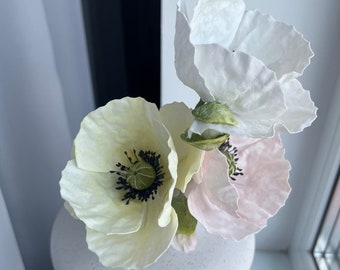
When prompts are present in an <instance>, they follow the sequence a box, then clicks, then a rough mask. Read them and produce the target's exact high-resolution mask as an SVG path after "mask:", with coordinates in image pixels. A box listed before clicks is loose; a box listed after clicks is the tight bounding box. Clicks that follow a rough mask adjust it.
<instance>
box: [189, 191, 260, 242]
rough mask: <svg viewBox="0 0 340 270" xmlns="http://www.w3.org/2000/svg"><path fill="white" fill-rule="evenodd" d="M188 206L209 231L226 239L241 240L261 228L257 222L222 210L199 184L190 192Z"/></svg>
mask: <svg viewBox="0 0 340 270" xmlns="http://www.w3.org/2000/svg"><path fill="white" fill-rule="evenodd" d="M188 206H189V209H190V212H191V214H192V215H193V216H194V217H195V218H196V219H197V220H198V221H199V222H200V223H201V224H202V226H203V227H204V228H205V229H206V230H207V231H208V232H209V233H211V234H215V235H218V236H221V237H223V238H225V239H234V240H241V239H242V238H244V237H246V236H247V235H249V234H250V233H254V232H257V231H259V230H260V229H261V228H260V227H258V226H256V224H253V223H251V222H247V221H246V220H245V219H242V218H240V217H237V216H235V215H231V214H229V213H227V212H225V211H223V210H221V209H220V208H219V207H218V206H216V205H215V204H214V203H212V201H211V200H210V197H208V196H207V194H205V191H204V189H203V188H201V187H200V186H199V185H197V186H196V187H195V189H194V190H193V191H192V192H191V193H190V194H189V197H188Z"/></svg>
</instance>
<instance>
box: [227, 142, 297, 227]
mask: <svg viewBox="0 0 340 270" xmlns="http://www.w3.org/2000/svg"><path fill="white" fill-rule="evenodd" d="M230 142H231V144H232V145H234V146H236V147H237V149H238V157H239V161H238V163H237V165H238V166H239V167H240V168H242V169H243V175H242V176H240V177H237V178H236V181H233V182H232V185H233V186H234V187H235V188H236V189H237V191H238V194H239V201H238V210H237V213H238V214H239V215H240V217H242V218H244V219H246V220H247V221H248V222H251V223H254V224H256V225H257V226H259V227H264V226H266V224H267V220H268V218H270V217H271V216H273V215H275V214H276V213H277V211H278V210H279V209H280V208H281V207H282V206H283V205H284V204H285V201H286V199H287V198H288V195H289V193H290V190H291V189H290V186H289V183H288V177H289V171H290V164H289V162H288V161H287V160H286V159H285V158H284V149H283V147H282V144H281V140H280V137H279V136H275V137H273V138H270V139H252V138H244V137H236V136H231V137H230Z"/></svg>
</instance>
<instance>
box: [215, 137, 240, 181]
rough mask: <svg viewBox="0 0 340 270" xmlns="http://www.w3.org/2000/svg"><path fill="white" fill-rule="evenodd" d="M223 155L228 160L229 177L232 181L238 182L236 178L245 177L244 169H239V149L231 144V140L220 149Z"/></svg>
mask: <svg viewBox="0 0 340 270" xmlns="http://www.w3.org/2000/svg"><path fill="white" fill-rule="evenodd" d="M218 150H220V152H221V153H222V154H224V155H225V157H226V158H227V162H228V166H229V171H228V174H229V177H230V179H231V180H234V181H235V180H236V179H235V177H236V176H238V175H243V172H242V169H241V168H239V167H237V161H238V157H237V148H236V147H235V146H232V145H231V144H230V141H229V138H228V140H227V141H226V142H224V143H222V144H221V145H220V147H219V148H218Z"/></svg>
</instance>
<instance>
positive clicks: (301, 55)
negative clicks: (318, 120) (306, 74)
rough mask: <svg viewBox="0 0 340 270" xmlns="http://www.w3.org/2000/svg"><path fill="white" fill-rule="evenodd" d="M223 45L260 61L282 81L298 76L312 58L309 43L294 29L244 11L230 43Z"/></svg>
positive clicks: (269, 18)
mask: <svg viewBox="0 0 340 270" xmlns="http://www.w3.org/2000/svg"><path fill="white" fill-rule="evenodd" d="M226 20H227V19H226ZM220 44H222V43H220ZM222 45H224V46H225V47H226V48H227V49H229V50H230V51H231V50H235V51H242V52H245V53H247V54H249V55H252V56H255V57H256V58H258V59H260V60H262V61H263V62H264V64H265V65H266V66H267V67H268V68H269V69H271V70H273V71H275V73H276V76H277V78H278V79H279V80H281V81H286V80H288V79H291V78H294V77H297V76H300V75H301V74H302V73H303V71H304V69H305V68H306V67H307V66H308V65H309V64H310V59H311V57H312V56H313V52H312V50H311V48H310V44H309V42H308V41H306V40H305V39H304V38H303V36H302V35H301V34H300V33H299V32H297V31H296V30H295V28H294V27H293V26H290V25H287V24H285V23H282V22H277V21H275V20H274V19H273V18H272V17H271V16H269V15H265V14H262V13H261V12H259V11H246V12H245V14H244V16H243V18H242V21H241V23H240V26H239V29H238V31H237V33H236V35H235V37H234V40H233V42H232V43H231V44H230V45H229V46H228V45H227V46H226V43H223V44H222Z"/></svg>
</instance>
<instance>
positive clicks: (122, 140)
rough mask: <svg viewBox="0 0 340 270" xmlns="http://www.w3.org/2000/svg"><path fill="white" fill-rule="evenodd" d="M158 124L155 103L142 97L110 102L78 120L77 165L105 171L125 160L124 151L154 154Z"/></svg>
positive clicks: (158, 117) (158, 131) (158, 140)
mask: <svg viewBox="0 0 340 270" xmlns="http://www.w3.org/2000/svg"><path fill="white" fill-rule="evenodd" d="M159 121H160V115H159V112H158V109H157V107H156V106H155V104H152V103H149V102H146V101H145V100H144V99H142V98H128V97H127V98H123V99H119V100H112V101H110V102H109V103H107V104H106V105H105V106H103V107H100V108H98V109H97V110H95V111H93V112H91V113H89V114H88V115H87V116H86V117H85V118H84V120H83V121H82V123H81V127H80V130H79V133H78V135H77V136H76V138H75V140H74V146H75V157H76V161H77V166H78V167H79V168H82V169H85V170H89V171H94V172H108V171H110V170H114V169H115V168H116V167H115V164H116V163H117V162H123V161H125V160H126V157H125V155H124V151H132V150H133V149H135V150H136V151H137V152H138V151H140V150H144V151H147V150H151V151H158V149H159V145H158V144H159V142H160V141H161V140H160V139H159V137H158V134H157V133H161V132H163V131H162V130H160V129H165V128H164V127H162V126H160V125H158V126H155V122H159ZM165 142H167V139H166V140H165ZM160 154H161V153H160Z"/></svg>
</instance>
